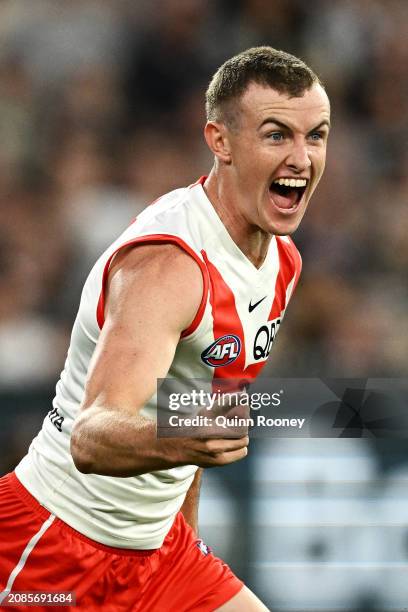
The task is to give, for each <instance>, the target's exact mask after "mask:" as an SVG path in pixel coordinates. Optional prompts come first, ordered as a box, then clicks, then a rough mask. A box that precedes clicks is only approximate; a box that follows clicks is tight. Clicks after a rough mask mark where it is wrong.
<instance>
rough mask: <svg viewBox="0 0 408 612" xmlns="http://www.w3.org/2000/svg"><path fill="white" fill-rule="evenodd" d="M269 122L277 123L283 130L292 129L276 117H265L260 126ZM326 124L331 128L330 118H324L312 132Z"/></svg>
mask: <svg viewBox="0 0 408 612" xmlns="http://www.w3.org/2000/svg"><path fill="white" fill-rule="evenodd" d="M267 123H274V124H275V125H277V126H278V127H280V128H282V129H283V130H289V131H291V128H290V127H289V126H288V125H286V124H285V123H282V121H279V119H275V118H274V117H266V119H264V120H263V121H262V123H261V125H260V126H259V128H261V127H263V126H264V125H266V124H267ZM323 126H326V127H327V128H328V129H330V127H331V126H330V121H329V120H328V119H323V121H321V122H320V123H319V125H316V127H314V128H312V129H311V130H310V131H309V133H310V132H315V131H316V130H318V129H320V128H321V127H323Z"/></svg>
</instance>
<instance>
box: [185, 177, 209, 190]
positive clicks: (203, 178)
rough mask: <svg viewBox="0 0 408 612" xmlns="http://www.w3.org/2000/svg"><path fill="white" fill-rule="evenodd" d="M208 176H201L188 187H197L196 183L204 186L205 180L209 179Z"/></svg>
mask: <svg viewBox="0 0 408 612" xmlns="http://www.w3.org/2000/svg"><path fill="white" fill-rule="evenodd" d="M207 178H208V177H207V176H206V175H205V176H200V178H199V179H197V180H196V182H195V183H193V184H192V185H189V186H188V188H189V189H191V188H192V187H195V186H196V185H202V186H204V183H205V181H206V180H207Z"/></svg>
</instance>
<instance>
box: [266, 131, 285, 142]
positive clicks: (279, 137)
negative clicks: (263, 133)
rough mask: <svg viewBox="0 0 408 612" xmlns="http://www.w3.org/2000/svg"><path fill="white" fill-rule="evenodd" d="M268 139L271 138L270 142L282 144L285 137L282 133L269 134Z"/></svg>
mask: <svg viewBox="0 0 408 612" xmlns="http://www.w3.org/2000/svg"><path fill="white" fill-rule="evenodd" d="M267 138H269V140H273V141H274V142H280V141H281V140H283V139H284V135H283V134H282V132H271V133H270V134H267Z"/></svg>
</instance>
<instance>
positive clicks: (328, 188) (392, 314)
mask: <svg viewBox="0 0 408 612" xmlns="http://www.w3.org/2000/svg"><path fill="white" fill-rule="evenodd" d="M407 23H408V3H407V2H406V1H405V0H313V2H309V1H308V0H137V1H135V0H70V1H69V2H63V1H62V0H35V2H28V0H12V1H11V0H2V1H1V2H0V143H1V144H0V292H1V300H0V400H1V411H2V412H1V417H2V423H3V426H2V428H1V432H0V444H1V448H2V454H1V459H0V466H1V467H2V472H4V471H5V470H6V469H9V468H12V467H13V466H14V464H15V463H16V461H18V459H19V458H20V457H21V456H22V455H23V454H24V453H25V450H26V446H27V442H28V440H29V439H31V436H32V434H33V432H35V431H36V430H37V428H38V425H39V423H40V422H41V420H42V418H43V416H44V414H45V413H46V412H47V410H48V409H49V399H50V398H51V397H52V394H53V388H54V386H55V382H56V379H57V377H58V375H59V372H60V371H61V369H62V367H63V362H64V358H65V354H66V350H67V345H68V342H69V335H70V328H71V325H72V322H73V319H74V316H75V313H76V309H77V305H78V300H79V295H80V290H81V286H82V283H83V281H84V280H85V278H86V276H87V273H88V271H89V269H90V266H91V265H92V263H93V262H94V260H95V259H96V258H97V257H98V256H99V254H100V253H101V251H102V250H103V249H104V248H105V247H106V246H107V245H108V244H109V243H110V242H111V241H112V239H113V238H115V237H116V236H117V235H118V234H119V233H120V232H121V231H122V230H123V229H124V228H125V227H126V226H127V225H128V224H129V222H130V220H131V219H132V218H134V217H135V216H136V215H137V214H138V212H139V211H141V210H142V209H143V208H144V207H145V206H146V205H148V204H149V203H150V202H151V201H153V200H154V199H155V198H156V197H158V196H160V195H161V194H163V193H165V192H166V191H169V190H170V189H172V188H176V187H180V186H184V185H188V184H190V183H192V182H194V181H195V180H196V179H197V178H198V177H199V176H201V175H203V174H206V173H208V171H209V169H210V167H211V162H212V160H211V156H210V154H209V152H208V150H207V149H206V145H205V143H204V140H203V137H202V128H203V124H204V121H205V115H204V91H205V89H206V87H207V84H208V82H209V79H210V78H211V76H212V74H213V73H214V71H215V70H216V69H217V67H218V66H219V65H220V64H221V63H222V62H223V61H224V60H225V59H227V58H228V57H230V56H231V55H233V54H235V53H237V52H239V51H241V50H243V49H245V48H248V47H251V46H255V45H259V44H270V45H272V46H274V47H277V48H282V49H285V50H286V51H289V52H292V53H294V54H296V55H299V56H300V57H302V58H303V59H304V60H306V61H307V62H309V63H310V64H311V66H312V67H313V68H314V69H315V71H316V72H317V73H318V74H319V76H320V77H321V79H322V80H323V82H324V83H325V85H326V88H327V91H328V93H329V96H330V98H331V102H332V112H333V130H332V134H331V136H330V142H329V154H328V163H327V170H326V174H325V177H324V179H323V180H322V183H321V185H320V187H319V189H318V191H317V193H316V195H315V196H314V198H313V200H312V202H311V205H310V208H309V211H308V213H307V216H306V218H305V219H304V221H303V224H302V226H301V228H300V229H299V230H298V232H297V233H296V235H295V237H294V239H295V242H296V243H297V245H298V246H299V248H300V250H301V252H302V255H303V261H304V271H303V278H302V281H301V283H300V285H299V287H298V290H297V292H296V295H295V298H294V299H293V301H292V303H291V306H290V308H289V311H288V313H287V315H286V319H285V324H284V325H283V326H282V329H281V331H280V334H279V338H278V340H277V343H276V347H274V351H273V352H272V355H271V361H270V365H269V366H268V371H267V374H269V375H270V376H287V377H310V376H319V377H323V376H327V377H359V378H366V377H404V376H406V372H407V361H408V285H407V269H408V239H407V236H408V206H407V196H408V173H407V164H408V150H407V147H406V143H407V136H408V134H407V132H408V123H407V106H408V105H407V98H408V88H407V81H406V66H407V64H408V46H407V44H406V40H407ZM325 448H326V447H325ZM331 448H332V449H333V446H332V447H331ZM353 448H354V447H353ZM367 448H368V447H366V446H364V453H366V452H367V453H368V454H369V455H370V457H371V464H370V465H372V466H377V467H376V469H374V468H373V470H372V474H373V476H372V480H370V479H369V478H368V476H367V478H366V476H364V478H366V480H367V482H368V481H370V482H374V481H375V482H378V479H379V477H380V476H379V474H380V473H381V477H383V475H384V474H383V473H384V465H388V464H390V463H391V464H392V465H397V464H398V466H401V465H402V466H404V461H406V457H408V453H406V449H405V447H401V449H399V450H398V449H397V450H398V452H396V449H395V446H394V445H392V449H391V451H392V452H391V451H390V450H389V449H388V451H387V447H386V445H384V447H382V448H381V449H379V447H378V445H377V446H376V447H375V448H374V446H372V447H370V449H369V450H367ZM261 450H262V449H260V454H262V453H261ZM285 452H286V451H285ZM306 452H310V453H312V455H313V456H316V458H317V457H318V454H319V453H317V454H316V446H315V447H313V449H311V447H309V451H306V450H305V449H303V450H302V453H306ZM325 452H328V451H327V449H326V451H325ZM336 452H337V451H336ZM350 452H351V450H350V449H348V450H347V452H346V454H348V453H350ZM353 452H354V451H353ZM355 452H356V453H357V454H356V457H357V456H361V448H360V447H355ZM387 452H388V454H387ZM291 453H292V454H291V456H292V455H293V449H292V451H291ZM364 453H363V454H364ZM370 453H371V454H370ZM390 453H391V455H392V457H394V459H392V460H391V461H387V457H390V456H391V455H390ZM284 454H285V453H284ZM339 456H344V453H343V451H339ZM364 456H365V455H364ZM367 456H368V455H367ZM275 459H276V458H275ZM275 459H271V461H272V464H271V465H274V463H273V461H275ZM316 461H317V459H316ZM317 464H318V461H317ZM317 464H316V465H317ZM381 466H382V467H381ZM237 469H238V468H237ZM240 469H241V470H244V469H247V468H240ZM316 469H317V468H316ZM316 469H314V471H313V470H312V473H313V474H314V475H315V476H314V478H315V479H316V478H317V477H316V473H317V472H316ZM398 469H400V467H398ZM376 470H377V471H376ZM381 470H382V472H381ZM317 471H318V470H317ZM351 471H353V469H352V470H351ZM363 472H364V474H365V475H367V473H368V472H367V471H364V470H363ZM370 473H371V472H370ZM234 474H238V479H239V478H240V477H241V476H242V477H243V472H242V473H241V472H239V471H238V472H237V471H235V472H234ZM306 476H307V475H306V474H305V473H303V472H302V474H301V477H302V478H306ZM245 478H248V482H249V484H248V486H252V487H253V486H254V484H253V483H254V480H253V478H252V480H251V475H250V470H249V471H248V474H246V475H245ZM357 480H358V479H357ZM251 483H252V484H251ZM209 486H210V488H211V487H215V486H216V479H213V480H212V481H211V483H210V485H209ZM221 489H222V487H221ZM319 491H320V492H321V489H319ZM360 491H361V487H360ZM221 492H222V491H221ZM221 492H220V491H219V493H220V494H221ZM224 493H225V490H224ZM313 495H314V497H316V492H314V493H313ZM210 498H211V495H210V497H208V499H210ZM215 498H216V499H218V500H220V495H218V494H217V495H215ZM208 499H207V502H204V503H208ZM214 503H215V502H214ZM217 503H221V502H219V501H218V502H217ZM225 503H227V501H226V502H225ZM272 506H273V501H271V507H272ZM268 507H269V506H268ZM405 507H406V510H407V511H408V504H407V505H406V506H405ZM224 509H225V508H224ZM316 511H317V510H316ZM220 512H221V514H222V513H223V511H220ZM251 516H254V515H253V514H252V515H251ZM254 520H255V519H254ZM339 520H340V519H339ZM204 522H205V517H204ZM405 522H406V521H405ZM218 526H219V525H218ZM307 533H309V532H307ZM404 533H405V536H404V537H405V538H406V540H405V542H406V541H408V537H407V533H408V530H406V532H404ZM224 534H225V532H224ZM271 547H273V543H272V544H271ZM405 548H406V549H408V547H407V546H406V545H405ZM323 549H324V547H323ZM228 550H229V549H228V547H227V548H226V550H225V554H226V555H227V557H228V554H229V553H228ZM282 550H287V546H286V545H283V548H282ZM311 550H312V553H311V558H314V559H315V561H316V559H317V560H318V561H319V562H323V561H324V559H325V557H324V554H323V556H320V557H319V554H320V553H321V550H322V548H321V547H320V548H319V547H318V546H317V548H316V547H315V548H313V547H312V548H311ZM319 550H320V553H319ZM316 551H317V552H316ZM406 552H407V551H405V553H404V554H405V558H402V557H401V559H400V561H401V563H402V562H403V561H404V562H406V560H407V558H406ZM230 554H231V551H230ZM245 554H246V556H247V557H248V555H249V553H248V552H247V553H243V555H244V556H245ZM251 554H252V556H253V559H254V563H255V564H256V563H257V562H258V561H259V559H258V557H259V555H258V557H257V553H256V551H255V552H253V553H251ZM313 554H314V555H315V557H313ZM373 554H374V553H373ZM402 554H403V553H402V552H401V555H402ZM391 557H392V555H391ZM391 557H390V558H391ZM294 558H295V560H296V554H295V557H294ZM350 559H351V561H352V560H353V556H352V555H351V557H350ZM350 559H349V561H350ZM235 560H236V557H235ZM389 560H390V559H388V561H389ZM351 561H350V562H351ZM242 565H243V566H245V571H246V572H247V574H248V576H249V574H250V572H249V570H248V567H249V566H248V563H243V564H242ZM271 567H272V566H271ZM243 571H244V570H243ZM272 571H273V570H272V569H271V572H272ZM268 575H269V574H268ZM249 579H250V576H249ZM376 582H378V581H377V580H373V581H372V583H370V584H371V585H374V583H376ZM307 583H308V581H307V580H306V581H305V583H304V584H305V585H307ZM288 584H290V581H289V583H288ZM302 584H303V583H302ZM299 588H300V587H299ZM304 588H305V589H306V586H305V587H304ZM394 590H395V589H394ZM264 591H265V593H266V597H269V600H270V603H271V605H272V603H273V601H274V599H273V594H271V593H269V594H268V592H267V589H266V590H264ZM397 591H398V589H397ZM370 592H371V591H370V588H368V590H367V588H366V587H364V589H363V595H362V596H361V597H362V598H363V599H364V598H365V599H364V601H365V603H364V605H365V608H364V609H367V610H368V609H370V610H371V609H373V610H374V609H376V610H377V609H378V610H380V609H381V610H384V609H385V608H384V606H385V603H384V601H385V599H384V600H382V601H383V603H378V601H380V600H381V597H380V595H379V594H377V595H375V596H374V595H373V596H372V597H371V598H370ZM367 593H368V595H367ZM384 597H385V596H384ZM360 599H361V598H360ZM279 601H280V600H279ZM287 601H288V600H287ZM304 601H306V600H305V599H304ZM330 601H331V600H330V594H327V597H326V600H325V602H326V603H324V604H322V605H323V607H321V608H317V607H316V606H317V604H314V605H315V607H314V608H313V607H312V608H307V609H322V610H326V609H328V607H327V606H328V603H327V602H330ZM350 601H351V600H350ZM353 601H354V600H353ZM356 601H357V600H356ZM387 601H388V600H387ZM390 601H391V600H390ZM390 601H388V604H389V605H391V603H392V602H391V603H390ZM282 602H283V600H282ZM282 602H280V605H282V606H283V603H282ZM407 602H408V598H407V601H406V602H405V603H407ZM340 603H341V602H340ZM388 604H387V605H388ZM293 605H295V604H293ZM304 605H305V606H306V604H304ZM339 605H340V604H339ZM342 605H343V606H345V605H346V603H345V602H344V601H343V603H342ZM350 605H351V603H350ZM353 605H354V604H353ZM361 605H363V604H361ZM377 605H378V606H380V607H378V608H377V607H376V606H377ZM287 606H290V604H289V603H287ZM324 606H326V607H324ZM370 606H371V607H370ZM381 606H382V607H381ZM333 608H334V606H333ZM282 609H287V610H292V609H294V608H293V607H292V608H291V607H287V608H284V607H283V608H282ZM299 609H301V607H299ZM304 609H306V607H305V608H304ZM336 609H346V608H344V607H343V608H336ZM347 609H348V608H347ZM390 609H393V610H394V609H395V610H397V609H399V608H396V607H394V608H390ZM401 609H402V608H401Z"/></svg>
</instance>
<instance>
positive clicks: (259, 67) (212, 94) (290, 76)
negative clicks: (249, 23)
mask: <svg viewBox="0 0 408 612" xmlns="http://www.w3.org/2000/svg"><path fill="white" fill-rule="evenodd" d="M250 83H259V84H260V85H265V86H268V87H272V88H273V89H275V90H276V91H278V92H279V93H284V94H287V95H288V96H289V97H291V98H296V97H300V96H302V95H303V94H304V92H305V91H307V90H308V89H310V88H311V87H312V85H314V84H315V83H319V84H321V82H320V79H319V77H318V76H317V75H316V74H315V73H314V72H313V70H311V68H309V66H307V65H306V64H305V63H304V62H303V61H302V60H301V59H299V58H298V57H295V56H294V55H291V54H290V53H286V52H285V51H279V50H277V49H273V48H272V47H252V48H251V49H247V50H246V51H243V52H242V53H239V54H238V55H235V56H234V57H232V58H231V59H229V60H227V61H226V62H225V63H224V64H222V66H220V68H218V70H217V72H216V73H215V74H214V76H213V78H212V79H211V82H210V84H209V86H208V89H207V92H206V104H205V107H206V112H207V120H208V121H222V122H223V123H225V124H226V125H228V127H233V126H234V124H236V123H237V115H238V110H239V109H238V108H237V105H232V104H231V102H233V101H235V100H237V99H239V98H240V97H241V96H242V95H243V94H244V92H245V91H246V89H247V87H248V85H249V84H250Z"/></svg>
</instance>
